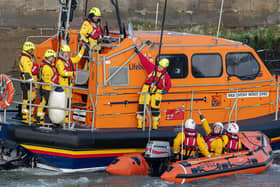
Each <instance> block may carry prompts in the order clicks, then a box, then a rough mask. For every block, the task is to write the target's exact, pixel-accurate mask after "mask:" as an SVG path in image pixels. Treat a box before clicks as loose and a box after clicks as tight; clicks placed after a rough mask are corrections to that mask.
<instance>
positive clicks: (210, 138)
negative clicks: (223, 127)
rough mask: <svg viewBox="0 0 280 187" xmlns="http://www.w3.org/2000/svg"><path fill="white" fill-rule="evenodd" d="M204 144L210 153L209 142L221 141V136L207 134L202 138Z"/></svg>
mask: <svg viewBox="0 0 280 187" xmlns="http://www.w3.org/2000/svg"><path fill="white" fill-rule="evenodd" d="M204 139H205V141H206V143H207V146H208V151H210V144H211V142H213V141H215V140H218V139H221V140H222V139H223V138H222V135H221V134H217V135H216V134H213V133H210V134H208V135H207V136H206V137H204Z"/></svg>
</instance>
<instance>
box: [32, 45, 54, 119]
mask: <svg viewBox="0 0 280 187" xmlns="http://www.w3.org/2000/svg"><path fill="white" fill-rule="evenodd" d="M55 58H56V52H55V51H54V50H52V49H48V50H46V52H45V55H44V59H43V61H42V62H41V69H40V74H41V82H43V83H48V84H54V83H58V73H57V71H56V68H55V65H54V62H55ZM52 89H53V88H52V86H50V85H42V86H41V89H40V95H41V101H40V105H44V106H45V105H48V101H49V96H50V91H51V90H52ZM45 112H46V108H44V107H38V109H37V116H38V121H37V122H39V123H40V124H43V123H44V122H46V123H49V122H50V120H49V119H48V118H47V117H45Z"/></svg>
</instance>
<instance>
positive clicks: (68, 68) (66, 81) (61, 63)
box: [56, 45, 86, 123]
mask: <svg viewBox="0 0 280 187" xmlns="http://www.w3.org/2000/svg"><path fill="white" fill-rule="evenodd" d="M85 48H86V47H85V46H84V45H83V46H82V49H81V50H80V52H79V54H78V55H77V56H75V57H72V58H70V57H69V54H70V51H71V50H70V47H69V46H68V45H62V46H61V49H60V51H61V54H60V55H59V57H58V60H57V62H56V69H57V72H58V74H59V85H63V86H73V80H74V76H75V74H76V72H75V69H74V64H76V63H78V62H79V61H80V60H81V58H82V56H83V54H84V52H85ZM62 88H63V89H64V91H65V93H66V96H67V97H69V88H65V87H62ZM68 114H69V112H66V118H65V121H64V122H66V123H67V122H68Z"/></svg>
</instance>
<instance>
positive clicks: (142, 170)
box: [106, 154, 149, 175]
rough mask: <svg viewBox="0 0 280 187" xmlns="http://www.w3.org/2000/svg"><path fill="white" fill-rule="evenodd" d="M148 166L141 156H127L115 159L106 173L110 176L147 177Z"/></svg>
mask: <svg viewBox="0 0 280 187" xmlns="http://www.w3.org/2000/svg"><path fill="white" fill-rule="evenodd" d="M148 170H149V165H148V163H147V162H146V160H145V158H144V157H143V156H142V154H127V155H123V156H120V157H117V158H116V159H115V160H114V161H113V162H112V163H111V164H110V165H109V166H108V167H107V168H106V171H107V172H108V173H110V174H112V175H147V174H148Z"/></svg>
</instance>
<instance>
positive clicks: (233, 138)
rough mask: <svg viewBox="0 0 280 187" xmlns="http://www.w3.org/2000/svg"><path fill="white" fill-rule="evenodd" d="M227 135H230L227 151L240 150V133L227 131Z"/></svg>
mask: <svg viewBox="0 0 280 187" xmlns="http://www.w3.org/2000/svg"><path fill="white" fill-rule="evenodd" d="M226 135H227V136H228V139H229V140H228V143H227V144H226V146H225V152H228V153H233V152H238V151H239V149H238V148H239V144H238V140H239V137H238V135H235V134H230V133H227V134H226Z"/></svg>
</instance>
